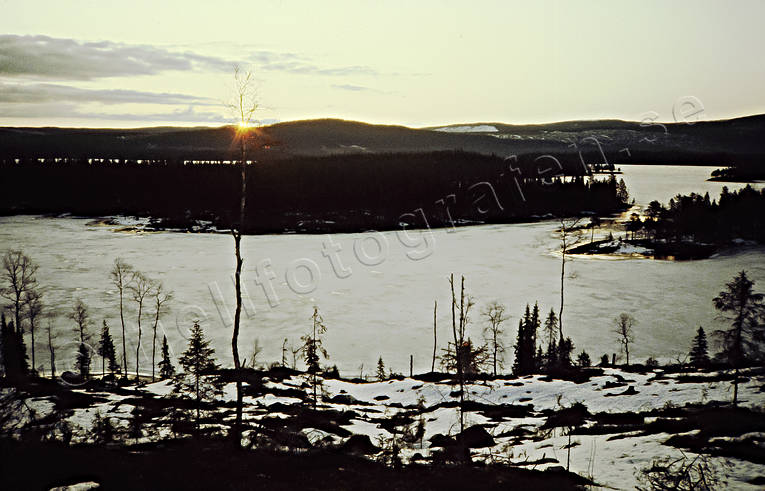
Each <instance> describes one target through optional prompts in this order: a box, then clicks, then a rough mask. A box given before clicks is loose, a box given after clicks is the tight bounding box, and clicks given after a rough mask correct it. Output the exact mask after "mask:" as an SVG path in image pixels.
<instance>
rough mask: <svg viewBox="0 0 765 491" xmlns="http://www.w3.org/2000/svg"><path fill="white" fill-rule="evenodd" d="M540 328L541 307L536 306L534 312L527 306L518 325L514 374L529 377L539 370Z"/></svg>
mask: <svg viewBox="0 0 765 491" xmlns="http://www.w3.org/2000/svg"><path fill="white" fill-rule="evenodd" d="M538 328H539V306H538V305H537V304H534V309H533V311H532V310H531V308H530V307H529V305H528V304H526V312H525V313H524V314H523V318H522V319H521V320H520V321H519V323H518V337H517V339H516V343H515V361H514V362H513V373H515V374H516V375H528V374H530V373H534V371H535V370H536V368H537V351H536V342H537V329H538Z"/></svg>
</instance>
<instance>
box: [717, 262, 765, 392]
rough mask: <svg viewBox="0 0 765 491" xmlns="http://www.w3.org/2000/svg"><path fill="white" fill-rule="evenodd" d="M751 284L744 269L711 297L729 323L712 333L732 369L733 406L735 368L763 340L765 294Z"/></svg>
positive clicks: (764, 336)
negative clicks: (724, 328)
mask: <svg viewBox="0 0 765 491" xmlns="http://www.w3.org/2000/svg"><path fill="white" fill-rule="evenodd" d="M753 287H754V281H752V280H750V279H749V278H748V277H747V276H746V271H741V272H740V273H739V274H738V275H737V276H736V277H735V278H733V280H732V281H731V282H729V283H726V284H725V290H723V291H721V292H720V293H719V295H718V296H716V297H715V298H714V299H713V302H714V305H715V308H716V309H717V310H719V311H720V314H721V316H722V317H723V318H725V319H727V320H729V321H730V323H731V328H730V329H728V330H718V331H716V332H715V334H716V335H717V337H718V338H720V340H721V341H722V347H723V356H724V357H725V358H726V359H727V360H728V363H730V364H731V366H733V368H734V370H735V377H734V379H733V405H734V406H735V405H736V404H738V382H739V380H738V374H739V369H740V368H741V367H742V366H743V364H744V363H745V362H746V360H747V358H748V357H749V356H751V355H754V353H755V352H756V351H757V350H758V349H759V348H760V347H761V346H762V343H763V342H764V341H765V332H764V331H763V324H762V321H763V317H764V316H765V305H763V298H764V297H765V296H764V295H763V294H762V293H755V292H754V289H753Z"/></svg>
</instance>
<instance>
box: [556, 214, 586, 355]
mask: <svg viewBox="0 0 765 491" xmlns="http://www.w3.org/2000/svg"><path fill="white" fill-rule="evenodd" d="M580 220H581V219H580V218H574V219H565V218H561V219H560V231H559V235H560V251H561V254H560V258H561V262H560V310H559V311H558V332H559V333H560V342H563V341H564V338H563V280H564V279H565V277H566V254H567V253H568V251H569V249H571V248H572V247H573V246H575V245H576V244H578V243H579V241H581V240H582V236H581V233H580V232H581V229H580V228H579V221H580Z"/></svg>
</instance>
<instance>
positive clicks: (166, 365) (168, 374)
mask: <svg viewBox="0 0 765 491" xmlns="http://www.w3.org/2000/svg"><path fill="white" fill-rule="evenodd" d="M174 375H175V367H174V366H173V362H172V361H170V348H169V347H168V346H167V336H163V337H162V360H161V361H160V362H159V377H160V378H161V379H163V380H164V379H168V378H173V376H174Z"/></svg>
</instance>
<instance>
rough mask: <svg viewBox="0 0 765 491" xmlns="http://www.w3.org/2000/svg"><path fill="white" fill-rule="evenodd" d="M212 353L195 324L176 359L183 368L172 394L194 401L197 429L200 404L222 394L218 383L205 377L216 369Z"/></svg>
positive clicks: (212, 350) (208, 343)
mask: <svg viewBox="0 0 765 491" xmlns="http://www.w3.org/2000/svg"><path fill="white" fill-rule="evenodd" d="M214 353H215V350H214V349H213V348H211V347H210V341H208V340H206V339H205V337H204V332H203V331H202V328H201V327H200V326H199V323H198V322H195V323H194V327H192V328H191V336H190V338H189V345H188V347H187V348H186V351H184V352H183V353H182V354H181V356H180V358H178V362H179V363H180V364H181V367H183V373H181V374H179V375H178V376H177V377H176V378H175V387H174V392H175V393H176V394H180V395H181V396H189V397H191V398H192V399H194V400H195V401H196V427H197V429H198V428H199V419H200V415H201V406H202V402H203V401H205V400H208V399H213V398H214V397H216V396H219V395H221V394H222V393H223V390H222V388H221V383H220V381H218V380H215V379H212V378H210V377H205V375H210V374H211V373H212V372H213V371H215V370H216V369H217V368H218V365H217V363H215V358H214V357H213V354H214Z"/></svg>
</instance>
